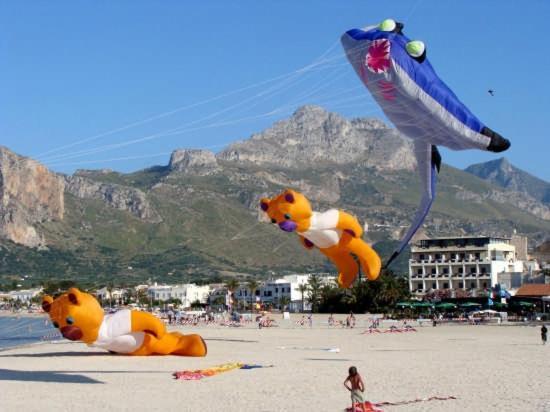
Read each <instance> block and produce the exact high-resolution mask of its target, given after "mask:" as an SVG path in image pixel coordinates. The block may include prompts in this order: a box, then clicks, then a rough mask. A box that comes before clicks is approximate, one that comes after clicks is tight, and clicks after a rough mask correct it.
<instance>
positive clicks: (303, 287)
mask: <svg viewBox="0 0 550 412" xmlns="http://www.w3.org/2000/svg"><path fill="white" fill-rule="evenodd" d="M296 290H298V291H299V292H300V293H301V294H302V313H303V312H304V294H305V293H306V292H307V291H308V290H309V286H308V285H307V283H301V284H299V285H298V288H297V289H296Z"/></svg>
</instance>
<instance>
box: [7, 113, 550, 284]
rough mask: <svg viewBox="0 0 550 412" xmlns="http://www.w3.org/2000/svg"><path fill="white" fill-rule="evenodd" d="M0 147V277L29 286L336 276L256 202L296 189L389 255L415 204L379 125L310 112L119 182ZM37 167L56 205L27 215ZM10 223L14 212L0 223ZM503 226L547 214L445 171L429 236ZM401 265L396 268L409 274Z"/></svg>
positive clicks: (402, 161)
mask: <svg viewBox="0 0 550 412" xmlns="http://www.w3.org/2000/svg"><path fill="white" fill-rule="evenodd" d="M0 151H2V153H3V157H2V158H1V159H4V160H2V162H3V164H2V165H0V166H2V168H1V169H0V170H2V180H1V182H3V183H1V185H2V186H1V188H2V192H1V193H2V194H3V199H4V203H3V204H4V205H5V204H6V202H5V199H6V194H5V188H6V187H8V186H9V187H10V188H11V189H10V190H11V191H10V193H9V199H11V200H10V202H11V203H9V209H7V208H6V206H2V207H3V208H4V209H2V211H1V213H2V216H4V218H3V220H2V221H0V230H1V231H0V233H1V234H2V240H1V241H0V242H1V243H0V247H1V250H0V257H1V258H2V260H1V264H0V283H2V282H4V283H7V282H11V281H13V280H16V279H19V278H20V275H30V276H31V278H29V279H27V280H26V281H25V282H27V283H30V282H33V281H34V282H38V281H39V280H43V279H48V278H72V279H84V280H89V279H92V280H94V281H96V282H107V281H109V280H112V279H113V278H115V277H116V278H117V279H118V280H119V281H123V282H128V283H129V282H137V281H139V280H144V279H149V278H150V279H156V280H158V281H173V282H176V281H184V280H185V281H188V280H201V279H203V280H204V279H205V278H207V277H210V278H213V277H219V276H220V275H225V274H228V273H230V274H235V273H245V274H246V273H248V274H253V275H258V276H266V275H267V274H268V273H269V272H270V271H273V272H277V273H281V272H284V271H309V270H324V271H328V270H333V268H332V266H331V265H330V264H329V263H328V262H327V260H326V259H325V258H324V257H323V256H322V255H321V254H320V253H318V252H316V251H313V252H310V251H306V250H304V249H303V248H302V247H301V246H300V245H299V243H298V240H297V239H296V237H295V236H292V235H289V234H287V233H283V232H282V231H280V230H278V229H276V228H274V227H273V226H272V225H270V224H269V223H267V222H265V220H264V218H263V216H262V214H261V213H260V212H259V209H258V207H257V205H258V200H259V199H260V197H262V196H266V195H273V194H275V193H278V192H280V191H282V190H283V189H284V188H286V187H292V188H295V189H297V190H300V191H302V192H304V193H305V194H306V195H307V196H308V197H309V198H310V199H311V201H312V203H313V204H314V207H315V208H316V209H318V210H322V209H326V208H331V207H338V208H342V209H345V210H347V211H350V212H352V213H354V214H355V215H357V216H358V218H359V219H360V220H361V221H362V222H365V221H366V222H367V223H368V225H369V230H368V233H367V234H366V238H367V239H368V240H369V241H370V242H373V243H375V247H376V248H378V249H379V250H380V251H381V253H382V254H384V255H386V256H387V255H388V254H389V253H390V252H391V248H392V247H393V245H394V242H395V240H396V239H398V238H399V236H400V234H401V233H402V231H403V230H405V229H406V228H407V227H408V224H409V223H410V221H411V218H412V215H413V214H414V212H415V211H416V206H417V204H418V202H419V197H420V193H419V190H418V179H417V177H416V173H415V172H413V171H414V168H415V160H414V157H413V155H412V152H411V150H410V143H409V142H408V141H407V140H406V139H403V138H402V137H400V136H399V135H398V134H397V133H396V132H395V130H393V129H390V128H388V127H387V126H385V125H384V124H383V123H382V122H380V121H379V120H376V119H353V120H348V119H344V118H342V117H341V116H339V115H337V114H334V113H327V112H326V111H324V110H323V109H321V108H319V107H313V106H306V107H303V108H300V109H299V110H298V111H297V112H296V113H295V114H294V115H293V116H292V117H291V118H289V119H287V120H284V121H281V122H278V123H276V124H275V125H274V126H273V127H272V128H270V129H268V130H266V131H265V132H262V133H258V134H256V135H254V136H252V137H251V138H250V139H248V140H244V141H240V142H237V143H235V144H233V145H231V146H229V147H227V148H226V149H225V150H223V151H222V152H220V153H218V154H217V155H214V154H213V153H211V152H208V151H203V150H176V151H174V153H173V154H172V156H171V159H170V162H169V163H168V165H166V166H155V167H151V168H149V169H145V170H141V171H137V172H134V173H129V174H123V173H118V172H114V171H110V170H97V171H93V170H81V171H78V172H76V173H75V174H74V175H72V176H60V175H57V176H56V175H54V174H52V173H51V172H49V171H47V170H46V169H45V168H43V166H41V165H39V164H38V163H37V162H35V161H33V160H31V159H26V158H23V157H21V156H18V155H16V154H14V153H12V152H10V151H9V150H8V149H5V148H1V149H0ZM5 159H10V161H9V162H7V161H6V160H5ZM22 162H26V163H27V164H28V165H30V166H28V167H30V168H31V169H32V170H35V169H36V168H40V167H42V168H43V169H40V170H38V169H37V171H36V173H37V174H36V177H35V179H34V180H33V179H30V180H29V179H27V180H28V181H26V180H21V178H20V177H19V176H18V173H19V172H18V170H17V169H15V168H13V167H11V168H9V167H7V166H6V167H5V164H8V165H9V164H12V165H13V164H21V163H22ZM39 172H40V173H42V174H44V176H48V177H49V178H50V179H55V182H58V183H56V186H52V189H51V190H50V192H51V193H49V196H51V197H52V198H53V199H56V201H55V202H50V203H48V199H46V198H45V199H44V204H43V206H42V211H41V213H40V214H36V213H34V212H33V211H34V210H35V206H34V205H35V202H34V200H33V199H28V198H27V197H28V196H27V197H26V195H24V194H25V193H28V192H29V191H31V192H32V190H34V188H35V187H37V186H36V182H39V181H43V179H42V175H41V174H40V173H39ZM27 174H28V173H27ZM52 176H53V177H52ZM41 179H42V180H41ZM10 182H19V185H18V186H17V185H15V184H11V183H10ZM61 206H62V213H61ZM8 212H9V213H8ZM13 215H16V216H18V218H17V219H16V220H14V219H11V220H10V219H8V218H6V216H13ZM6 227H9V228H10V230H5V228H6ZM28 227H31V228H32V229H33V230H35V232H36V236H35V237H33V243H32V244H26V243H25V238H22V237H20V236H19V237H14V236H11V235H10V233H19V231H20V228H28ZM513 229H516V230H517V232H518V233H520V234H526V235H528V236H529V237H530V239H532V240H533V242H537V243H540V242H541V241H543V240H544V239H545V238H546V237H548V234H549V233H550V210H549V208H548V206H547V205H545V204H544V203H542V202H540V201H538V200H536V199H533V198H529V199H525V197H524V196H519V195H518V192H516V191H510V190H507V189H505V188H502V187H499V186H497V185H495V184H493V183H491V182H488V181H484V180H482V179H480V178H478V177H475V176H472V175H471V174H469V173H466V172H464V171H461V170H458V169H455V168H453V167H450V166H446V165H444V166H443V167H442V170H441V174H440V184H439V193H438V197H437V200H436V202H435V203H434V206H433V209H432V212H431V213H430V215H429V216H428V219H427V220H426V224H425V230H426V232H427V234H428V235H430V234H431V235H438V236H443V235H460V234H474V233H475V234H480V233H484V234H491V235H509V234H511V233H512V231H513ZM21 230H22V229H21ZM407 258H408V257H407V256H406V254H404V255H403V257H402V259H401V260H400V262H398V264H397V265H396V267H395V268H394V269H396V270H397V271H398V272H400V273H405V272H406V270H407V269H406V267H407V264H406V260H407Z"/></svg>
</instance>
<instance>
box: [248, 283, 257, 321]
mask: <svg viewBox="0 0 550 412" xmlns="http://www.w3.org/2000/svg"><path fill="white" fill-rule="evenodd" d="M247 286H248V290H249V291H250V305H251V306H252V313H254V301H253V299H255V298H256V289H258V286H260V284H259V283H258V282H257V281H255V280H254V279H251V280H249V281H248V283H247Z"/></svg>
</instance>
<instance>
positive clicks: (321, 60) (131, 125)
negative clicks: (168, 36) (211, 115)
mask: <svg viewBox="0 0 550 412" xmlns="http://www.w3.org/2000/svg"><path fill="white" fill-rule="evenodd" d="M337 44H338V40H337V41H335V42H334V43H333V44H332V45H331V46H330V47H329V48H328V49H327V50H325V51H324V52H323V53H322V54H321V55H320V56H319V57H317V58H316V59H314V60H313V62H312V63H309V64H307V65H305V66H303V67H301V68H299V69H296V70H293V71H291V72H289V73H286V74H283V75H279V76H275V77H272V78H270V79H267V80H263V81H260V82H257V83H254V84H252V85H248V86H245V87H241V88H238V89H235V90H232V91H230V92H226V93H222V94H220V95H218V96H214V97H211V98H208V99H205V100H202V101H199V102H195V103H191V104H189V105H185V106H181V107H178V108H176V109H172V110H169V111H167V112H164V113H160V114H157V115H154V116H151V117H148V118H145V119H143V120H139V121H137V122H132V123H129V124H127V125H124V126H121V127H117V128H115V129H111V130H108V131H106V132H102V133H99V134H96V135H94V136H91V137H88V138H85V139H80V140H78V141H76V142H73V143H69V144H66V145H62V146H59V147H57V148H53V149H50V150H48V151H46V152H43V153H40V154H38V155H37V156H35V157H36V158H38V159H40V158H42V157H44V156H45V155H47V154H50V153H55V152H58V151H60V150H63V149H67V148H70V147H74V146H76V145H79V144H82V143H87V142H90V141H94V140H97V139H100V138H101V137H105V136H109V135H111V134H115V133H118V132H120V131H124V130H128V129H131V128H134V127H136V126H140V125H143V124H146V123H149V122H152V121H154V120H158V119H161V118H164V117H168V116H171V115H173V114H175V113H178V112H182V111H185V110H188V109H191V108H194V107H198V106H201V105H204V104H207V103H211V102H214V101H216V100H219V99H222V98H224V97H228V96H231V95H234V94H238V93H240V92H243V91H246V90H249V89H253V88H256V87H259V86H261V85H264V84H268V83H271V82H273V81H276V80H279V79H281V78H286V77H288V76H291V75H293V74H295V73H302V72H305V71H308V70H310V69H313V68H315V67H316V66H321V65H322V64H324V63H325V61H324V57H325V56H326V55H327V54H329V53H330V52H331V51H332V49H334V47H335V46H336V45H337Z"/></svg>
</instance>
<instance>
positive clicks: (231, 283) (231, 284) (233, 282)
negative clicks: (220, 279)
mask: <svg viewBox="0 0 550 412" xmlns="http://www.w3.org/2000/svg"><path fill="white" fill-rule="evenodd" d="M239 286H240V283H239V281H238V280H237V279H235V278H231V279H229V280H228V281H227V282H225V287H226V288H227V290H228V291H229V298H230V299H231V302H229V303H230V304H231V307H233V304H234V301H235V290H237V288H238V287H239Z"/></svg>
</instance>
